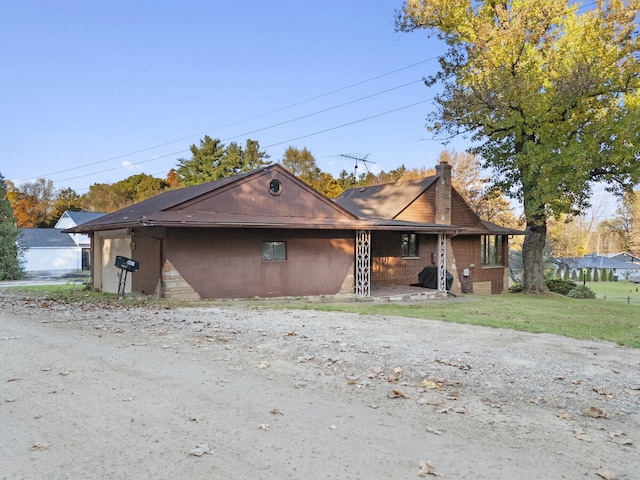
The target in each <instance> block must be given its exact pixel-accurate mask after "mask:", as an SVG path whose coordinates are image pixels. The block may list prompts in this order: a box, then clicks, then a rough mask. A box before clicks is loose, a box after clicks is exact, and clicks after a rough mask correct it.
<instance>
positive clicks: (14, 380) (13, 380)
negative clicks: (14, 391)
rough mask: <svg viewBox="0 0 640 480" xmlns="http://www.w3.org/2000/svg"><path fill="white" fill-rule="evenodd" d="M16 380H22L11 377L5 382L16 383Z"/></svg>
mask: <svg viewBox="0 0 640 480" xmlns="http://www.w3.org/2000/svg"><path fill="white" fill-rule="evenodd" d="M18 380H22V378H20V377H11V378H10V379H9V380H7V383H9V382H17V381H18Z"/></svg>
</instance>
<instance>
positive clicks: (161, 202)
mask: <svg viewBox="0 0 640 480" xmlns="http://www.w3.org/2000/svg"><path fill="white" fill-rule="evenodd" d="M272 168H276V169H278V170H280V173H281V174H283V175H287V176H290V177H291V178H293V179H295V181H296V182H299V183H300V184H301V185H302V186H303V188H305V189H309V187H308V186H306V185H305V184H302V182H300V181H299V180H298V179H296V178H295V177H293V175H292V174H291V173H289V172H288V171H286V170H285V169H284V168H283V167H282V166H280V165H277V164H276V165H270V166H269V167H264V168H263V169H259V170H254V171H252V172H247V173H243V174H239V175H235V176H233V177H229V178H224V179H221V180H217V181H215V182H209V183H204V184H201V185H196V186H194V187H189V188H183V189H179V190H171V191H168V192H164V193H161V194H160V195H156V196H155V197H152V198H149V199H147V200H144V201H142V202H139V203H136V204H133V205H131V206H128V207H125V208H123V209H121V210H118V211H116V212H113V213H109V214H107V215H104V216H102V217H100V218H97V219H95V220H92V221H90V222H87V223H85V224H83V225H79V226H77V227H74V228H70V229H68V230H64V231H65V232H75V233H85V232H92V231H96V230H114V229H119V228H127V227H135V226H168V227H175V226H184V227H217V228H224V227H228V228H231V227H254V228H307V229H345V230H356V229H367V230H404V229H409V230H412V231H416V232H433V233H436V232H453V231H456V228H455V227H451V226H444V225H437V224H428V223H415V222H407V221H398V220H393V219H385V218H383V217H379V216H378V217H373V218H372V217H363V218H355V217H358V215H356V214H354V213H353V212H351V211H349V210H348V209H347V208H345V207H344V206H342V205H340V204H339V203H333V202H331V200H329V199H326V201H327V203H330V204H332V205H333V208H337V209H340V210H342V211H344V212H345V215H344V217H343V218H332V219H330V218H315V217H313V212H310V215H309V217H291V216H278V215H248V214H243V213H228V212H208V211H207V212H202V211H193V210H189V209H183V208H180V206H181V205H183V204H188V202H190V201H192V200H195V199H197V198H198V197H202V196H205V195H208V194H210V193H211V192H213V191H215V190H219V189H221V188H223V187H226V186H228V185H230V184H232V183H234V182H240V181H242V180H243V179H244V178H246V177H248V176H250V175H254V174H258V173H259V172H261V171H263V170H265V169H272ZM370 188H372V189H376V190H383V189H381V188H378V187H370ZM412 190H415V191H417V189H416V188H415V187H413V188H412ZM311 194H314V195H320V194H319V193H317V192H315V191H313V192H309V195H311ZM381 194H382V195H386V192H382V193H381ZM418 194H419V193H418ZM391 197H393V196H391ZM323 198H326V197H323ZM403 198H404V197H403ZM403 201H404V200H403ZM395 203H398V202H395ZM354 215H355V217H354Z"/></svg>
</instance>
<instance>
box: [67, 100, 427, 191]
mask: <svg viewBox="0 0 640 480" xmlns="http://www.w3.org/2000/svg"><path fill="white" fill-rule="evenodd" d="M432 100H433V98H428V99H426V100H421V101H419V102H415V103H411V104H409V105H404V106H402V107H398V108H394V109H392V110H387V111H386V112H382V113H377V114H375V115H370V116H368V117H364V118H360V119H358V120H353V121H351V122H347V123H343V124H341V125H336V126H334V127H330V128H325V129H324V130H319V131H316V132H313V133H308V134H306V135H301V136H299V137H296V138H290V139H288V140H283V141H282V142H277V143H272V144H271V145H266V146H264V147H261V148H271V147H275V146H278V145H282V144H285V143H289V142H293V141H296V140H300V139H303V138H308V137H313V136H315V135H320V134H322V133H326V132H330V131H332V130H337V129H339V128H344V127H348V126H350V125H354V124H356V123H362V122H366V121H367V120H371V119H373V118H378V117H382V116H384V115H389V114H391V113H395V112H399V111H400V110H405V109H407V108H411V107H415V106H416V105H422V104H423V103H427V102H430V101H432ZM187 151H188V150H181V151H179V152H173V153H168V154H166V155H162V156H159V157H154V158H149V159H147V160H141V161H139V162H135V163H130V164H129V165H127V166H120V167H116V168H110V169H108V170H102V171H99V172H93V173H87V174H84V175H78V176H76V177H70V178H65V179H62V180H58V182H65V181H68V180H76V179H78V178H84V177H89V176H91V175H97V174H100V173H106V172H112V171H113V170H121V169H123V168H129V167H133V166H135V165H140V164H143V163H147V162H152V161H154V160H158V159H160V158H166V157H171V156H174V155H179V154H181V153H184V152H187Z"/></svg>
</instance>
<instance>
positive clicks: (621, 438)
mask: <svg viewBox="0 0 640 480" xmlns="http://www.w3.org/2000/svg"><path fill="white" fill-rule="evenodd" d="M609 438H611V441H612V442H613V443H616V444H618V445H633V440H631V439H630V438H628V437H627V434H626V433H624V432H622V431H617V432H609Z"/></svg>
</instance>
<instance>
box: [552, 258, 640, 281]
mask: <svg viewBox="0 0 640 480" xmlns="http://www.w3.org/2000/svg"><path fill="white" fill-rule="evenodd" d="M620 255H621V254H616V255H615V256H613V257H611V258H609V257H607V256H604V255H596V254H595V253H590V254H588V255H585V256H584V257H569V258H557V259H556V260H555V264H556V268H557V269H560V271H561V272H562V273H564V271H565V270H566V269H567V268H568V269H569V275H570V277H571V278H578V277H579V276H580V272H581V271H584V270H585V269H587V270H590V272H591V277H592V278H593V271H594V269H597V270H598V274H599V275H600V274H601V273H602V270H603V269H604V270H605V272H606V273H607V275H608V273H609V271H611V272H613V278H614V279H615V280H619V279H625V280H628V279H629V278H630V277H632V276H635V275H638V274H640V264H635V263H629V262H625V261H622V260H619V258H628V257H623V256H620ZM625 255H629V257H631V256H632V255H630V254H625ZM634 278H635V277H634Z"/></svg>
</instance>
